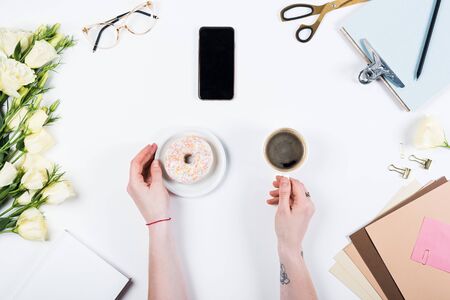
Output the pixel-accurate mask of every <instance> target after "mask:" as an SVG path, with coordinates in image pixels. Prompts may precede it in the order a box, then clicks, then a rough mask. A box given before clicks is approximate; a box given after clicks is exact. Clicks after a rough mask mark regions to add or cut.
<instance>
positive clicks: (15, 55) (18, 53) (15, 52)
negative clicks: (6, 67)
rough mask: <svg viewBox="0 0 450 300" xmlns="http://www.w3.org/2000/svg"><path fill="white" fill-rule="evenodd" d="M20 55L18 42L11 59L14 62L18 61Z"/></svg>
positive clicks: (20, 49)
mask: <svg viewBox="0 0 450 300" xmlns="http://www.w3.org/2000/svg"><path fill="white" fill-rule="evenodd" d="M21 54H22V45H21V44H20V41H19V42H18V43H17V45H16V48H14V53H13V57H14V59H15V60H17V61H20V55H21Z"/></svg>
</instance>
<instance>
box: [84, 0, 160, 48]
mask: <svg viewBox="0 0 450 300" xmlns="http://www.w3.org/2000/svg"><path fill="white" fill-rule="evenodd" d="M152 6H153V5H152V3H151V2H150V1H147V2H145V3H143V4H141V5H138V6H136V7H135V8H134V9H132V10H130V11H129V12H126V13H124V14H121V15H118V16H117V17H115V18H112V19H110V20H108V21H105V22H102V23H98V24H93V25H90V26H86V27H84V28H83V33H84V34H85V36H86V38H87V39H88V41H89V42H90V43H91V44H92V46H93V48H92V51H93V52H95V51H96V50H97V49H109V48H112V47H114V46H115V45H117V43H118V42H119V36H120V31H121V30H122V29H126V30H128V31H129V32H130V33H132V34H136V35H142V34H146V33H147V32H149V31H150V30H151V29H152V28H153V26H154V25H155V23H156V20H157V19H158V17H157V16H156V15H155V14H154V13H153V7H152ZM119 21H122V23H121V25H118V24H117V23H118V22H119Z"/></svg>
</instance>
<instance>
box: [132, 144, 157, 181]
mask: <svg viewBox="0 0 450 300" xmlns="http://www.w3.org/2000/svg"><path fill="white" fill-rule="evenodd" d="M153 154H154V147H153V145H147V146H146V147H144V149H142V150H141V151H140V152H139V153H138V154H137V155H136V156H135V157H134V158H133V160H132V161H131V165H130V182H135V183H137V182H144V177H143V176H142V170H143V167H144V164H145V162H146V161H147V160H148V159H149V158H150V157H151V156H152V155H153Z"/></svg>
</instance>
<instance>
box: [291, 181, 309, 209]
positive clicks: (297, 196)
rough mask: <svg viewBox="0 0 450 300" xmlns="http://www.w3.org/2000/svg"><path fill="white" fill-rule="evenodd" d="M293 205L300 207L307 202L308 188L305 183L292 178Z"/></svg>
mask: <svg viewBox="0 0 450 300" xmlns="http://www.w3.org/2000/svg"><path fill="white" fill-rule="evenodd" d="M291 184H292V199H293V200H294V202H293V205H298V204H300V203H302V202H304V201H306V200H307V199H306V193H307V192H306V188H305V185H304V184H303V183H301V182H300V181H298V180H297V179H294V178H291Z"/></svg>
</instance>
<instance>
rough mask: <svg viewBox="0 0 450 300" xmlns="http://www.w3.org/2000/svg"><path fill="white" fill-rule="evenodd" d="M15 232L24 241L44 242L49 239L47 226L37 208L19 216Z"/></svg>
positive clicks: (32, 208)
mask: <svg viewBox="0 0 450 300" xmlns="http://www.w3.org/2000/svg"><path fill="white" fill-rule="evenodd" d="M14 231H15V232H17V233H18V234H19V235H20V236H21V237H23V238H24V239H27V240H31V241H44V240H45V239H46V237H47V224H46V223H45V219H44V216H43V215H42V213H41V212H40V211H39V210H38V209H37V208H35V207H31V208H29V209H27V210H25V211H24V212H22V214H21V215H20V216H19V219H18V220H17V225H16V228H15V229H14Z"/></svg>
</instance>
